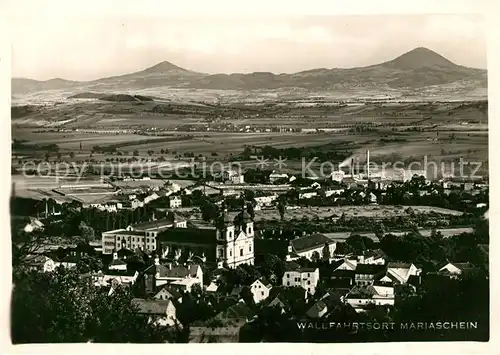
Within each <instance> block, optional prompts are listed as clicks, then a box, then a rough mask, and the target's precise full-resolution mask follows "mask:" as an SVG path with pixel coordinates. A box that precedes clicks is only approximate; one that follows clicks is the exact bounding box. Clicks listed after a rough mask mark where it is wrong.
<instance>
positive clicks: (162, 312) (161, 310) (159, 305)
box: [132, 298, 177, 326]
mask: <svg viewBox="0 0 500 355" xmlns="http://www.w3.org/2000/svg"><path fill="white" fill-rule="evenodd" d="M132 305H133V306H134V307H137V311H138V313H139V314H142V315H144V316H147V317H149V320H150V321H153V319H154V320H155V323H156V324H158V325H160V326H172V325H174V324H176V322H177V316H176V315H177V310H176V308H175V305H174V303H173V302H172V300H145V299H142V298H134V299H132Z"/></svg>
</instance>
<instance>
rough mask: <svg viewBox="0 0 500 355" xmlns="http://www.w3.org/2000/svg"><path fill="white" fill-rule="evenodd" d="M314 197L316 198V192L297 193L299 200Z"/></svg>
mask: <svg viewBox="0 0 500 355" xmlns="http://www.w3.org/2000/svg"><path fill="white" fill-rule="evenodd" d="M314 196H318V191H305V192H301V193H299V199H300V200H307V199H309V198H313V197H314Z"/></svg>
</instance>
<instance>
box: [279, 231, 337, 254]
mask: <svg viewBox="0 0 500 355" xmlns="http://www.w3.org/2000/svg"><path fill="white" fill-rule="evenodd" d="M336 246H337V243H335V242H334V241H332V240H331V239H330V238H328V237H326V236H325V235H323V234H319V233H317V234H312V235H308V236H305V237H302V238H297V239H292V240H291V241H290V242H289V245H288V255H287V260H293V259H298V258H301V257H305V258H307V259H309V260H312V258H313V255H314V254H315V253H316V254H317V256H318V257H319V258H320V259H321V258H324V257H325V255H326V256H328V260H329V259H330V258H331V257H332V256H333V255H334V253H335V248H336Z"/></svg>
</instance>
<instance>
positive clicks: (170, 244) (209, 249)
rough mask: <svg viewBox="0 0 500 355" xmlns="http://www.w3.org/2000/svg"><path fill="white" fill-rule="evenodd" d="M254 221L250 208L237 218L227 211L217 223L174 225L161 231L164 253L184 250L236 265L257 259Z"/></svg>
mask: <svg viewBox="0 0 500 355" xmlns="http://www.w3.org/2000/svg"><path fill="white" fill-rule="evenodd" d="M254 237H255V231H254V226H253V221H252V220H251V217H250V215H249V214H248V213H247V212H244V211H243V212H241V213H239V214H238V215H237V216H236V218H234V220H233V219H232V218H230V217H229V215H228V214H227V212H224V213H223V214H222V215H221V216H220V217H219V218H218V219H217V221H216V223H215V225H202V226H196V227H189V228H170V229H167V230H165V231H163V232H161V233H160V235H159V248H160V254H162V253H163V251H164V250H166V249H168V250H169V251H170V252H175V251H176V250H181V252H183V253H188V252H191V253H192V254H193V255H194V256H196V257H201V256H203V257H205V258H206V261H207V262H210V263H217V264H219V263H221V264H227V266H228V267H231V268H235V267H237V266H238V265H241V264H251V265H253V263H254Z"/></svg>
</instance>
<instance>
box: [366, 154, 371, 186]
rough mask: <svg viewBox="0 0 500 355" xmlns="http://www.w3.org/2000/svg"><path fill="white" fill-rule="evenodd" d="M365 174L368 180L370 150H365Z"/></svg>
mask: <svg viewBox="0 0 500 355" xmlns="http://www.w3.org/2000/svg"><path fill="white" fill-rule="evenodd" d="M366 176H367V178H368V180H370V150H367V151H366Z"/></svg>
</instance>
